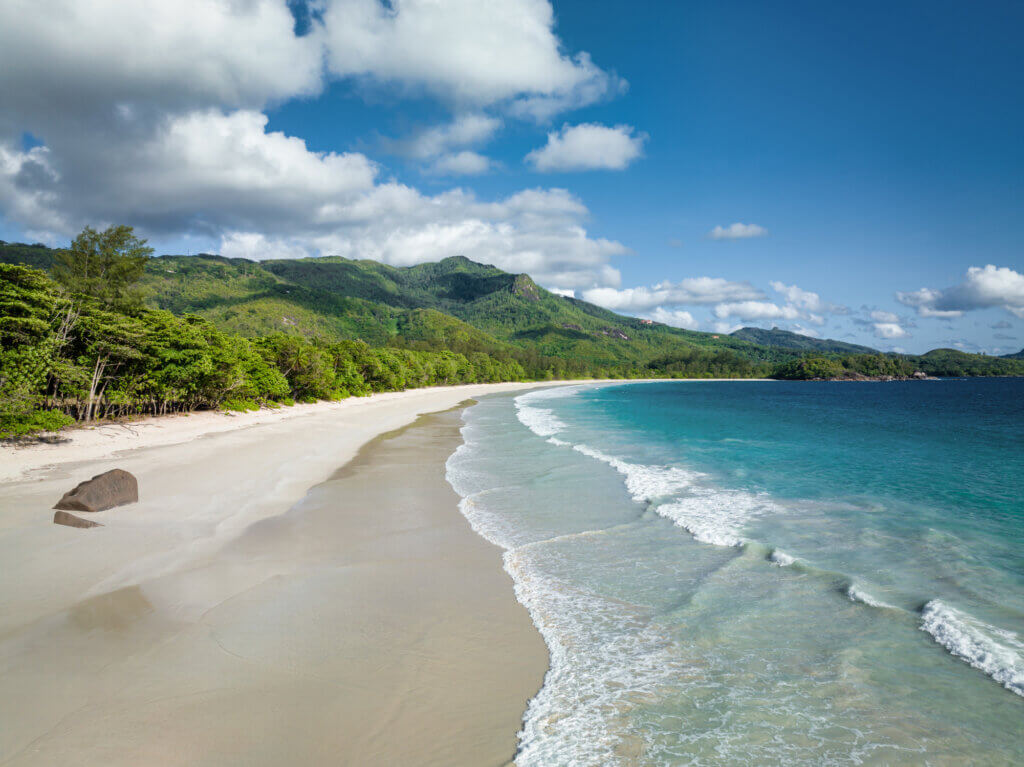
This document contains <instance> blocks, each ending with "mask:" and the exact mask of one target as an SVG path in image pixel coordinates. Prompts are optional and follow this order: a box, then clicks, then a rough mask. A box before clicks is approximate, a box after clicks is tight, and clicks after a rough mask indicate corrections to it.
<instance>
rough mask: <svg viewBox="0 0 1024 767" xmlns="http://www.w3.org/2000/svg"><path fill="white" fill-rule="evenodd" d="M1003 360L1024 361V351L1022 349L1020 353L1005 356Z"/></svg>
mask: <svg viewBox="0 0 1024 767" xmlns="http://www.w3.org/2000/svg"><path fill="white" fill-rule="evenodd" d="M1003 359H1004V360H1024V349H1021V350H1020V351H1019V352H1014V353H1013V354H1004V355H1003Z"/></svg>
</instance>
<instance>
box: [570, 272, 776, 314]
mask: <svg viewBox="0 0 1024 767" xmlns="http://www.w3.org/2000/svg"><path fill="white" fill-rule="evenodd" d="M763 297H764V293H762V292H761V291H760V290H758V289H757V288H755V287H753V286H752V285H751V284H750V283H748V282H731V281H729V280H726V279H722V278H721V277H689V278H687V279H684V280H680V281H679V282H661V283H659V284H657V285H655V286H653V287H643V286H641V287H637V288H623V289H621V290H616V289H615V288H611V287H600V288H592V289H590V290H585V291H583V299H584V300H585V301H589V302H590V303H592V304H597V305H598V306H603V307H605V308H606V309H612V310H616V311H626V312H647V311H651V310H652V309H654V308H655V307H658V306H663V307H673V306H684V305H693V304H697V305H700V304H714V303H719V302H722V301H741V300H746V299H757V298H763Z"/></svg>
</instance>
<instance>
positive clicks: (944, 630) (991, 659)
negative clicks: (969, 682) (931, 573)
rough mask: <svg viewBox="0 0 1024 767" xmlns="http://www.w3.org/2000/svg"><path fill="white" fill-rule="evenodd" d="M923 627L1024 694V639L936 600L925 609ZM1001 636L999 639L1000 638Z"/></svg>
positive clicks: (965, 659)
mask: <svg viewBox="0 0 1024 767" xmlns="http://www.w3.org/2000/svg"><path fill="white" fill-rule="evenodd" d="M921 630H922V631H927V632H928V633H929V634H931V635H932V637H934V639H935V641H936V642H938V643H939V644H940V645H942V646H943V647H945V648H946V649H947V650H949V651H950V652H951V653H952V654H953V655H955V656H956V657H958V658H960V659H962V660H964V661H966V662H967V663H968V664H970V665H971V666H973V667H974V668H976V669H979V670H981V671H984V672H985V673H986V674H988V675H989V676H990V677H992V678H993V679H995V680H996V681H997V682H999V683H1000V684H1002V685H1003V687H1005V688H1006V689H1007V690H1010V691H1012V692H1015V693H1017V694H1018V695H1021V696H1024V642H1021V640H1020V638H1019V637H1018V636H1017V635H1016V634H1014V633H1012V632H1010V631H1005V630H1003V629H1000V628H996V627H995V626H990V625H988V624H987V623H983V622H982V621H979V620H977V619H976V618H973V617H971V616H970V615H967V614H966V613H964V612H961V611H960V610H957V609H955V608H953V607H950V606H949V605H947V604H945V603H943V602H940V601H939V600H938V599H933V600H932V601H931V602H929V603H928V604H926V605H925V606H924V608H923V609H922V610H921ZM997 637H998V639H997Z"/></svg>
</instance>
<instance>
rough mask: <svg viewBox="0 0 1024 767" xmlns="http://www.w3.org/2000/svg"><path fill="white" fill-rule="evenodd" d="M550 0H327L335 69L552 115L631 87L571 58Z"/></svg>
mask: <svg viewBox="0 0 1024 767" xmlns="http://www.w3.org/2000/svg"><path fill="white" fill-rule="evenodd" d="M554 24H555V19H554V12H553V9H552V7H551V4H550V3H549V2H547V1H546V0H503V2H501V3H493V2H480V1H479V0H446V2H443V3H442V2H436V0H402V2H383V1H382V0H328V2H327V3H326V8H325V9H324V12H323V26H324V28H325V40H326V48H327V61H328V66H329V68H330V71H331V72H332V73H333V74H334V75H335V76H340V77H360V78H366V79H369V80H372V81H377V82H388V83H396V84H399V85H402V86H406V87H421V88H425V89H427V90H429V91H430V92H432V93H434V94H435V95H437V96H440V97H441V98H444V99H447V100H449V101H451V102H453V103H455V104H457V105H460V106H466V105H469V106H486V105H491V104H497V103H502V102H504V103H507V104H508V105H509V107H510V109H511V110H512V111H513V112H515V113H516V114H519V115H522V116H529V117H533V118H536V119H547V118H549V117H550V116H551V115H553V114H556V113H557V112H559V111H562V110H564V109H568V108H574V107H579V106H583V105H585V104H590V103H593V102H595V101H598V100H600V99H601V98H604V97H605V96H607V95H608V94H610V93H615V92H618V91H620V90H621V89H622V88H624V83H623V82H622V81H621V80H619V78H617V77H615V76H614V75H610V74H609V73H607V72H605V71H603V70H602V69H600V68H599V67H597V66H596V65H595V64H594V63H593V62H592V61H591V59H590V56H588V55H587V54H586V53H582V52H581V53H578V54H576V55H575V56H569V55H566V53H565V52H564V51H563V50H562V45H561V41H560V40H559V39H558V37H557V36H556V35H555V32H554Z"/></svg>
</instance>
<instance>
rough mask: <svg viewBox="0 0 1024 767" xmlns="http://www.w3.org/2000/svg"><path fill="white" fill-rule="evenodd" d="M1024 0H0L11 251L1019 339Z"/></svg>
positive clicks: (676, 318)
mask: <svg viewBox="0 0 1024 767" xmlns="http://www.w3.org/2000/svg"><path fill="white" fill-rule="evenodd" d="M1022 32H1024V4H1021V3H1020V2H987V1H982V2H976V3H963V2H951V1H949V2H943V1H941V0H932V1H931V2H914V1H913V0H905V1H904V2H900V3H891V2H875V1H873V0H865V1H864V2H859V3H822V2H811V1H808V2H788V1H780V2H777V3H763V2H739V1H738V0H716V2H672V3H669V2H638V1H637V0H633V1H632V2H612V1H610V0H607V1H605V0H587V1H586V2H580V1H576V0H573V2H568V1H565V2H562V1H560V0H556V2H555V3H554V4H552V3H551V2H548V0H391V1H390V2H381V0H316V1H315V2H303V1H302V0H293V1H291V2H286V0H176V2H174V3H168V2H166V1H165V0H133V2H131V3H124V2H123V1H122V0H31V1H30V0H5V2H3V3H2V4H0V239H3V240H6V241H10V242H14V241H24V242H36V241H39V242H44V243H47V244H51V245H62V244H66V243H67V242H68V241H69V240H70V239H71V238H72V237H73V236H74V235H75V233H77V232H78V231H80V230H81V229H82V228H83V227H84V226H86V225H91V226H95V227H102V226H107V225H110V224H115V223H116V224H120V223H125V224H130V225H132V226H134V227H135V228H136V231H137V232H138V233H139V234H141V235H142V236H144V237H146V238H148V239H149V241H150V244H151V245H152V246H153V247H154V248H155V249H156V252H157V253H160V254H162V253H197V252H210V253H219V254H222V255H225V256H232V257H247V258H255V259H265V258H294V257H303V256H317V255H328V254H331V255H342V256H346V257H350V258H370V259H375V260H378V261H383V262H386V263H389V264H394V265H400V266H401V265H409V264H415V263H421V262H425V261H435V260H438V259H440V258H444V257H446V256H451V255H465V256H467V257H469V258H471V259H474V260H476V261H481V262H484V263H491V264H495V265H496V266H499V267H500V268H502V269H505V270H508V271H512V272H516V273H518V272H527V273H529V274H531V275H532V276H533V277H534V278H535V279H536V280H537V281H538V282H539V283H541V284H542V285H544V286H545V287H547V288H549V289H551V290H555V291H558V292H560V293H563V294H566V295H575V296H576V297H578V298H583V299H586V300H588V301H592V302H594V303H597V304H600V305H602V306H606V307H608V308H610V309H613V310H615V311H619V312H622V313H624V314H631V315H636V316H641V317H646V318H651V319H654V320H656V321H659V322H665V323H668V324H672V325H676V326H679V327H687V328H693V329H698V330H705V331H710V332H716V333H725V332H731V331H732V330H734V329H735V328H738V327H741V326H744V325H754V326H759V327H767V328H770V327H780V328H784V329H787V330H794V331H796V332H800V333H805V334H807V335H814V336H820V337H829V338H837V339H842V340H848V341H852V342H855V343H861V344H865V345H868V346H872V347H875V348H879V349H883V350H887V351H888V350H895V351H907V352H914V353H917V352H923V351H926V350H928V349H932V348H936V347H954V348H959V349H963V350H965V351H984V352H986V353H990V354H1004V353H1008V352H1012V351H1017V350H1019V349H1021V348H1022V347H1024V57H1022V56H1021V55H1020V43H1019V40H1020V38H1021V35H1022Z"/></svg>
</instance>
